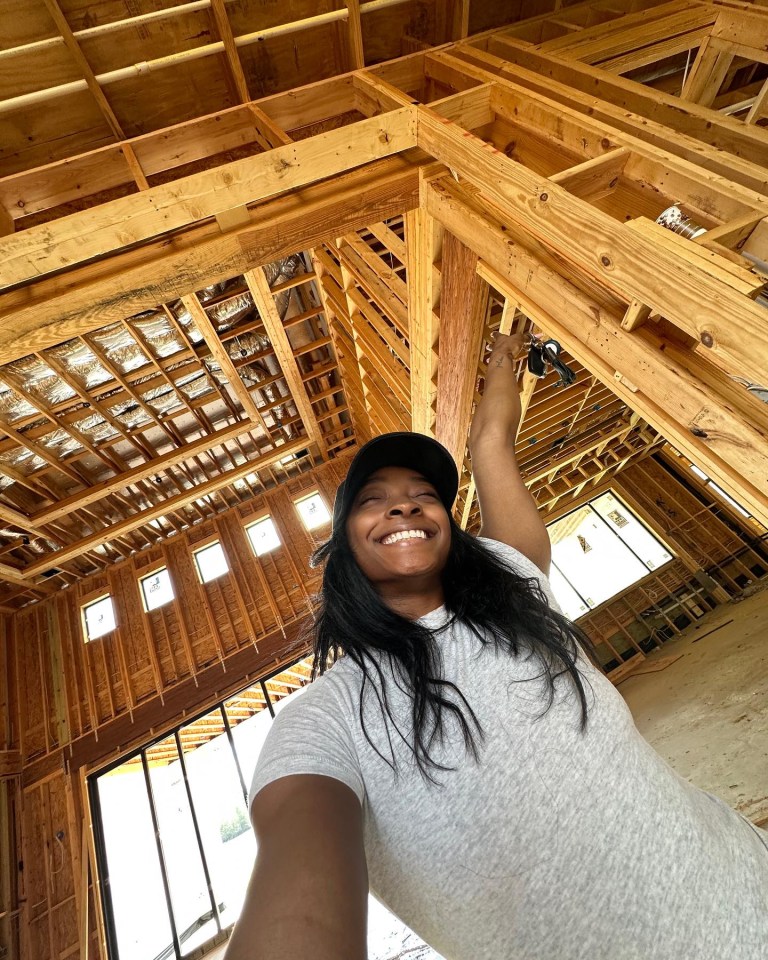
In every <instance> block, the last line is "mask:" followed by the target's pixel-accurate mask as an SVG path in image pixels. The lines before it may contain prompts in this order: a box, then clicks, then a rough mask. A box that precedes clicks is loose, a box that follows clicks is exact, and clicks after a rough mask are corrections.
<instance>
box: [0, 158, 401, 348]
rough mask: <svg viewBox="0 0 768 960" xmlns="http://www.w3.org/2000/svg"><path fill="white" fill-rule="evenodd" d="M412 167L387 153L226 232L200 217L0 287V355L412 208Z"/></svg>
mask: <svg viewBox="0 0 768 960" xmlns="http://www.w3.org/2000/svg"><path fill="white" fill-rule="evenodd" d="M418 174H419V163H418V162H416V163H413V162H411V161H410V160H409V159H406V158H400V157H393V158H391V159H387V160H384V161H380V162H379V163H378V164H372V165H370V166H368V167H364V168H362V169H360V170H353V171H351V172H349V173H346V174H342V175H341V176H340V177H339V178H337V179H336V180H335V181H333V182H331V183H321V184H317V185H315V186H310V187H307V188H306V189H303V190H300V191H298V192H296V193H295V194H291V195H290V196H287V197H281V198H279V199H276V200H272V201H269V202H267V203H265V204H264V205H263V206H260V207H259V208H258V209H257V211H255V212H254V214H253V216H252V218H251V223H250V224H249V225H246V226H243V227H240V228H238V229H235V230H232V231H231V232H229V233H226V234H222V233H221V231H220V230H219V228H218V226H217V225H216V224H215V223H214V224H212V225H201V226H198V227H196V228H194V229H192V230H190V231H188V232H186V233H184V234H181V235H179V236H177V237H175V238H174V240H173V241H172V243H171V244H170V245H169V244H168V242H167V241H166V240H158V241H156V242H154V243H151V244H148V245H146V246H144V247H142V248H140V249H138V250H132V251H128V252H125V253H122V254H119V255H117V256H115V257H113V258H110V259H108V260H106V261H103V262H99V263H96V264H89V265H88V266H86V267H81V268H80V269H79V271H77V272H75V273H73V274H72V275H71V276H70V275H67V274H65V275H64V277H63V278H59V277H56V278H50V279H44V280H41V281H39V282H38V283H36V284H35V285H34V287H31V288H21V289H20V290H14V291H10V292H8V293H5V294H0V319H1V320H2V323H1V324H0V363H8V362H10V361H11V360H15V359H18V358H20V357H24V356H26V355H27V354H28V353H29V352H30V349H35V350H41V349H45V348H47V347H51V346H55V345H56V344H58V343H62V342H63V341H65V340H68V339H70V338H71V337H74V336H79V335H80V334H82V333H86V332H88V331H91V330H97V329H98V328H99V327H102V326H104V325H105V324H107V323H110V322H112V321H116V320H122V319H124V318H125V317H126V316H131V315H132V314H135V313H139V312H141V311H142V310H147V309H154V308H156V306H157V304H158V303H167V302H169V301H172V300H175V299H179V298H180V297H182V296H184V295H186V294H188V293H189V291H190V290H199V289H201V288H202V287H204V286H205V285H206V284H209V283H216V282H219V281H221V280H225V279H228V278H229V277H232V276H236V275H237V274H242V273H244V272H245V271H246V270H248V269H251V268H253V267H254V266H256V265H257V264H263V263H270V262H272V261H273V260H275V259H277V258H279V257H282V256H288V255H290V254H292V253H295V252H296V250H302V249H304V248H305V247H308V246H310V247H311V246H315V245H316V244H318V243H320V242H321V241H322V240H324V239H327V237H328V235H329V233H330V234H331V235H333V234H336V235H339V234H341V233H346V232H347V231H349V230H355V229H357V228H358V227H361V226H364V225H365V223H366V222H370V220H371V219H372V218H374V219H375V218H377V217H378V218H381V217H387V216H394V215H395V214H397V213H402V212H403V211H405V210H410V209H413V208H414V207H416V206H417V204H418V198H419V177H418ZM373 211H375V212H373Z"/></svg>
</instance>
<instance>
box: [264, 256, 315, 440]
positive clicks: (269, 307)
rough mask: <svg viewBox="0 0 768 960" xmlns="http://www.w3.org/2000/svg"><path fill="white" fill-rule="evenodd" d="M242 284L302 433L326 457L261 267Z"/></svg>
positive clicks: (288, 341)
mask: <svg viewBox="0 0 768 960" xmlns="http://www.w3.org/2000/svg"><path fill="white" fill-rule="evenodd" d="M245 282H246V283H247V284H248V289H249V290H250V291H251V295H252V297H253V302H254V303H255V304H256V309H257V310H258V311H259V316H260V317H261V322H262V323H263V324H264V329H265V330H266V332H267V336H268V337H269V342H270V344H271V345H272V349H273V350H274V351H275V357H276V358H277V362H278V363H279V364H280V370H281V371H282V374H283V377H284V378H285V382H286V383H287V384H288V389H289V390H290V392H291V397H292V399H293V402H294V404H295V405H296V409H297V411H298V413H299V416H300V417H301V421H302V423H303V424H304V430H305V432H306V434H307V436H308V437H309V439H310V440H311V442H312V443H314V444H316V445H317V448H318V450H319V451H320V455H321V456H322V457H323V458H324V457H325V453H326V448H325V441H324V440H323V435H322V433H321V431H320V427H319V425H318V422H317V417H316V416H315V413H314V411H313V409H312V404H311V402H310V399H311V398H310V396H309V394H308V393H307V385H306V383H305V382H304V381H303V380H302V378H301V371H300V370H299V368H298V365H297V363H296V357H295V356H294V353H293V347H292V346H291V341H290V340H289V339H288V334H287V332H286V329H285V327H284V326H283V321H282V320H281V319H280V314H279V313H278V312H277V307H276V306H275V299H274V297H273V295H272V291H271V290H270V288H269V282H268V280H267V277H266V274H265V272H264V267H258V268H257V269H256V270H249V271H248V272H247V273H246V274H245Z"/></svg>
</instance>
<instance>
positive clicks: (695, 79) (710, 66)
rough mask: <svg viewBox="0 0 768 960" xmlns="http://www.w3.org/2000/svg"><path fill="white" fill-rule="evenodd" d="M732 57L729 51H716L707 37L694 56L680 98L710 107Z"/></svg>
mask: <svg viewBox="0 0 768 960" xmlns="http://www.w3.org/2000/svg"><path fill="white" fill-rule="evenodd" d="M734 56H735V54H733V53H732V52H730V51H724V50H718V49H717V47H716V46H714V45H713V43H712V41H711V40H710V38H709V37H707V39H706V40H705V41H704V42H703V43H702V45H701V46H700V47H699V52H698V53H697V54H696V59H695V60H694V62H693V66H692V67H691V71H690V73H689V74H688V77H687V79H686V81H685V84H684V86H683V90H682V93H681V94H680V96H681V98H682V99H683V100H691V101H692V102H693V103H698V104H699V106H702V107H710V106H712V102H713V101H714V99H715V97H716V96H717V94H718V91H719V90H720V87H721V86H722V83H723V80H724V79H725V75H726V73H728V69H729V68H730V66H731V63H732V62H733V58H734Z"/></svg>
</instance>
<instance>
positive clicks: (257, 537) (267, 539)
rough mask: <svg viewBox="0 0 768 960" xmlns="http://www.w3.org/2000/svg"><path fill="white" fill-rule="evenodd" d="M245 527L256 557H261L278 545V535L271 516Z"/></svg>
mask: <svg viewBox="0 0 768 960" xmlns="http://www.w3.org/2000/svg"><path fill="white" fill-rule="evenodd" d="M245 529H246V532H247V534H248V539H249V540H250V541H251V546H252V547H253V551H254V553H255V554H256V556H257V557H263V556H264V554H265V553H269V552H270V551H271V550H276V549H277V548H278V547H279V546H280V537H279V536H278V533H277V529H276V527H275V525H274V523H273V522H272V518H271V517H264V518H263V519H261V520H257V521H256V523H251V524H249V525H248V526H247V527H246V528H245Z"/></svg>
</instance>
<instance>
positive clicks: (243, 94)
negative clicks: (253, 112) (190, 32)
mask: <svg viewBox="0 0 768 960" xmlns="http://www.w3.org/2000/svg"><path fill="white" fill-rule="evenodd" d="M224 3H225V0H211V11H212V12H213V18H214V20H215V21H216V29H217V30H218V31H219V36H220V37H221V40H222V42H223V44H224V56H225V57H226V61H227V67H228V68H229V72H230V74H231V76H232V80H233V81H234V84H235V90H236V91H237V95H238V97H239V98H240V102H241V103H248V101H249V100H250V99H251V95H250V93H249V92H248V81H247V80H246V79H245V73H244V72H243V65H242V63H241V62H240V54H239V53H238V52H237V47H236V46H235V37H234V34H233V33H232V24H231V23H230V22H229V17H228V16H227V10H226V7H225V6H224Z"/></svg>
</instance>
